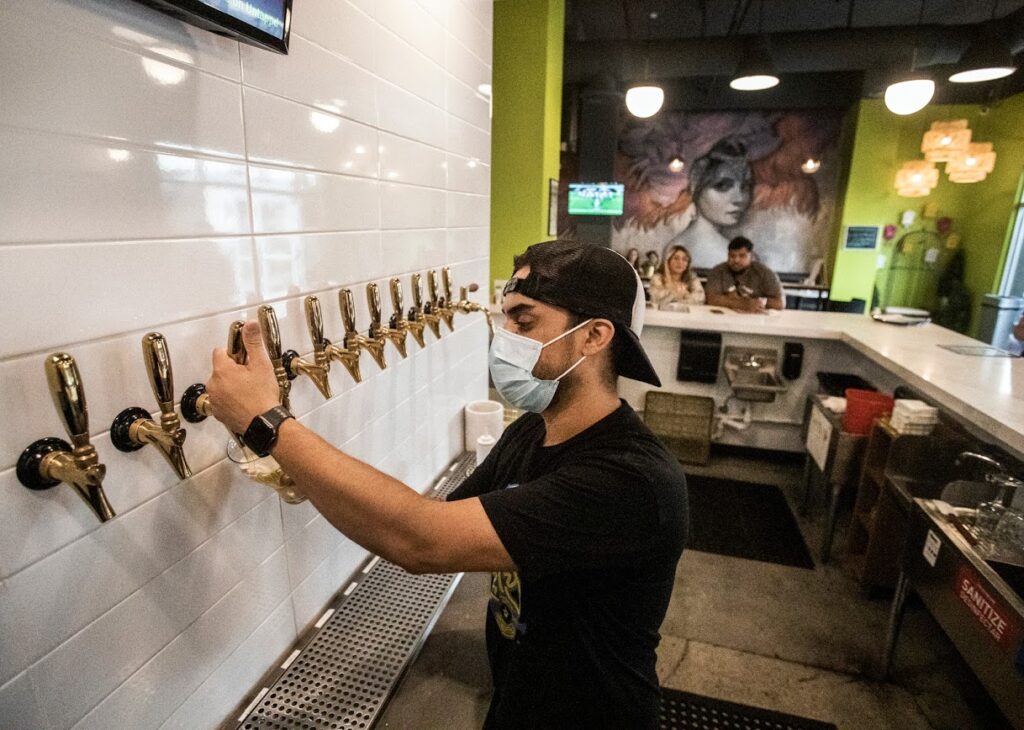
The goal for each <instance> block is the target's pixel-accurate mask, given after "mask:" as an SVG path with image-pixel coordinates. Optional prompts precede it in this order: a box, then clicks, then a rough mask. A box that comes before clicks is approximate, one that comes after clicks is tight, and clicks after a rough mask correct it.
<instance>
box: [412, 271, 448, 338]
mask: <svg viewBox="0 0 1024 730" xmlns="http://www.w3.org/2000/svg"><path fill="white" fill-rule="evenodd" d="M409 319H411V320H414V321H416V322H420V323H421V324H425V325H426V326H427V327H429V328H430V331H431V332H433V333H434V337H436V338H437V339H441V317H440V316H438V314H437V313H436V312H434V311H433V310H431V308H430V302H427V303H426V304H424V303H423V276H422V275H420V274H413V275H412V309H410V310H409Z"/></svg>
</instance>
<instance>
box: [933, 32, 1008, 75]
mask: <svg viewBox="0 0 1024 730" xmlns="http://www.w3.org/2000/svg"><path fill="white" fill-rule="evenodd" d="M1016 70H1017V64H1015V63H1014V62H1013V55H1012V54H1011V53H1010V49H1009V48H1007V46H1006V43H1005V42H1003V40H1002V39H1001V38H997V37H994V36H993V35H992V34H986V35H985V36H984V37H981V38H978V39H976V40H975V41H974V42H973V43H971V45H969V46H968V47H967V50H966V51H965V52H964V55H963V56H961V58H960V63H958V64H957V70H956V72H955V73H954V74H953V75H952V76H950V77H949V80H950V81H952V82H953V83H954V84H975V83H978V82H979V81H993V80H994V79H1001V78H1003V77H1004V76H1009V75H1010V74H1012V73H1013V72H1014V71H1016Z"/></svg>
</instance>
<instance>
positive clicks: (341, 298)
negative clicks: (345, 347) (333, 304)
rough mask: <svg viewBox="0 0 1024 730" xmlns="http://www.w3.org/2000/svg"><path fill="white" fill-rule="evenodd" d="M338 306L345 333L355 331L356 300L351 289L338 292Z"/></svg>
mask: <svg viewBox="0 0 1024 730" xmlns="http://www.w3.org/2000/svg"><path fill="white" fill-rule="evenodd" d="M338 306H339V307H340V308H341V321H342V323H343V324H344V325H345V334H351V333H354V332H355V331H356V302H355V299H354V298H353V297H352V290H351V289H342V290H340V291H339V292H338Z"/></svg>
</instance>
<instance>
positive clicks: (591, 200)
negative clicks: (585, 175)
mask: <svg viewBox="0 0 1024 730" xmlns="http://www.w3.org/2000/svg"><path fill="white" fill-rule="evenodd" d="M625 190H626V187H625V185H623V184H622V183H614V182H613V183H605V182H602V183H569V215H622V203H623V200H624V198H625Z"/></svg>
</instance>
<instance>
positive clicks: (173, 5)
mask: <svg viewBox="0 0 1024 730" xmlns="http://www.w3.org/2000/svg"><path fill="white" fill-rule="evenodd" d="M139 2H141V3H143V4H144V5H149V6H151V7H154V8H157V9H158V10H163V11H164V12H165V13H169V14H170V15H173V16H174V17H176V18H180V19H181V20H184V21H185V22H186V23H191V24H192V25H197V26H199V27H200V28H205V29H206V30H209V31H212V32H214V33H219V34H220V35H226V36H230V37H232V38H236V39H237V40H240V41H242V42H243V43H248V44H250V45H253V46H259V47H260V48H266V49H268V50H271V51H276V52H278V53H288V34H289V32H290V31H291V24H292V0H139Z"/></svg>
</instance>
